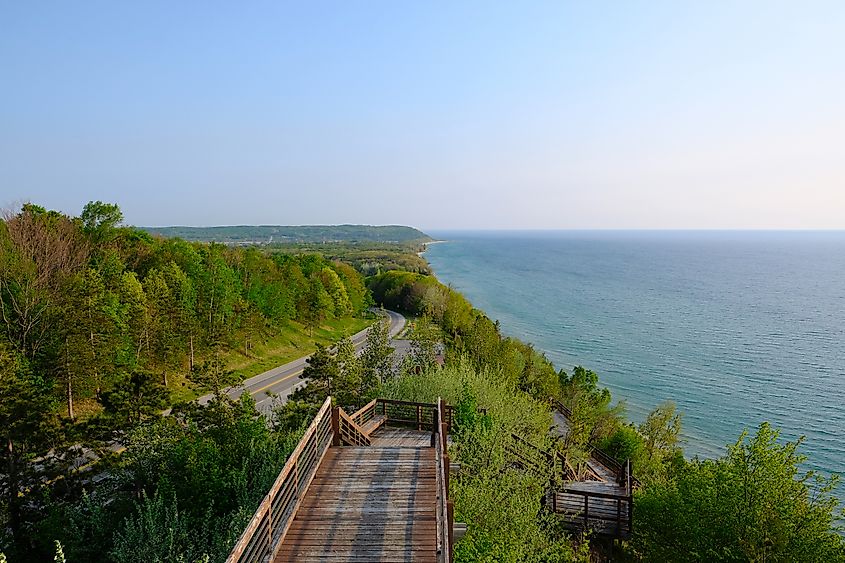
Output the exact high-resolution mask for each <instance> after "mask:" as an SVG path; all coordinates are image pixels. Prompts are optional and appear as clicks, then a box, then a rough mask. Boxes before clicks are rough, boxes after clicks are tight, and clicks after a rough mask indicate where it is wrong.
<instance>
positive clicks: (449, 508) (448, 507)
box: [446, 473, 455, 561]
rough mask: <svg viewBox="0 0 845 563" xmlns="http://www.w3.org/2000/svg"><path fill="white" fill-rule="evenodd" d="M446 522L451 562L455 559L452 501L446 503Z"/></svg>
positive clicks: (453, 505)
mask: <svg viewBox="0 0 845 563" xmlns="http://www.w3.org/2000/svg"><path fill="white" fill-rule="evenodd" d="M447 475H448V473H447ZM447 490H448V489H447ZM446 522H447V523H448V526H449V561H452V560H454V558H455V531H454V530H453V528H454V527H455V503H454V502H453V501H451V500H447V501H446Z"/></svg>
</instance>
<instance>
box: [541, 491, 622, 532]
mask: <svg viewBox="0 0 845 563" xmlns="http://www.w3.org/2000/svg"><path fill="white" fill-rule="evenodd" d="M560 494H566V495H576V496H581V497H584V504H583V508H582V507H581V506H579V507H578V510H580V512H578V510H575V511H573V510H572V508H573V505H572V504H571V503H570V504H568V505H567V504H563V505H561V504H559V503H558V502H557V493H553V495H554V496H553V500H552V506H553V510H554V511H555V512H559V513H564V514H570V515H571V519H570V520H569V523H570V524H571V525H577V524H576V523H577V522H578V520H581V521H582V522H583V529H584V530H587V529H588V528H590V527H591V526H590V521H591V520H592V521H594V522H595V521H598V522H609V523H612V524H615V535H616V536H617V537H623V538H624V537H627V536H628V535H630V533H631V530H632V526H633V505H634V498H633V496H632V495H631V492H630V489H629V490H628V492H627V493H626V494H617V493H601V492H598V491H582V490H579V489H570V488H564V489H562V490H561V491H560ZM590 499H602V500H604V501H605V502H604V504H603V506H602V505H600V506H599V507H594V508H593V509H592V511H591V510H590ZM607 501H611V502H610V506H608V503H607ZM613 501H615V502H613ZM623 504H624V509H623ZM614 507H615V509H616V510H615V511H614Z"/></svg>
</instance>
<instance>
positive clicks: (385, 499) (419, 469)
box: [275, 426, 437, 563]
mask: <svg viewBox="0 0 845 563" xmlns="http://www.w3.org/2000/svg"><path fill="white" fill-rule="evenodd" d="M430 444H431V438H430V434H429V433H428V432H418V431H415V430H409V429H397V428H388V427H384V426H383V427H381V428H379V429H378V430H376V431H375V432H373V434H372V446H370V447H340V448H330V449H329V451H328V452H327V453H326V456H325V458H324V460H323V463H322V464H321V465H320V467H319V469H318V470H317V474H316V475H315V476H314V480H313V481H312V483H311V486H310V487H309V489H308V491H307V493H306V495H305V497H304V498H303V499H302V503H301V505H300V507H299V510H298V511H297V514H296V517H295V518H294V521H293V522H292V523H291V526H290V529H289V530H288V533H287V535H286V536H285V539H284V541H283V542H282V545H281V546H280V547H279V551H278V554H277V556H276V559H275V561H276V562H277V563H278V562H282V561H296V562H303V563H309V562H312V561H314V562H316V561H320V562H323V563H326V562H336V561H345V562H348V563H359V562H361V563H363V562H367V563H369V562H376V561H382V562H387V563H389V562H393V561H395V562H397V563H398V562H400V561H401V562H403V563H408V562H415V561H420V562H433V561H436V557H437V508H436V506H437V472H436V465H435V458H434V449H433V448H431V447H430Z"/></svg>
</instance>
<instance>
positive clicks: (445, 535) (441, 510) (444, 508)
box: [431, 399, 455, 563]
mask: <svg viewBox="0 0 845 563" xmlns="http://www.w3.org/2000/svg"><path fill="white" fill-rule="evenodd" d="M447 412H448V406H447V405H446V403H445V402H444V401H443V399H438V400H437V405H436V407H435V409H434V413H433V417H432V425H431V426H432V440H433V442H434V454H435V459H436V461H437V562H438V563H451V561H452V556H453V552H454V544H455V540H454V535H453V534H454V520H455V508H454V504H453V503H452V501H451V500H449V464H450V462H449V451H448V439H447V438H448V432H449V424H448V423H447V422H446V421H445V420H446V416H447Z"/></svg>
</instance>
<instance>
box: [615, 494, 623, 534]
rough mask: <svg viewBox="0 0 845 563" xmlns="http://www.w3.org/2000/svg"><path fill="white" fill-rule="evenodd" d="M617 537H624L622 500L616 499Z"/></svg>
mask: <svg viewBox="0 0 845 563" xmlns="http://www.w3.org/2000/svg"><path fill="white" fill-rule="evenodd" d="M616 535H617V536H620V535H622V499H620V498H618V499H616Z"/></svg>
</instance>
